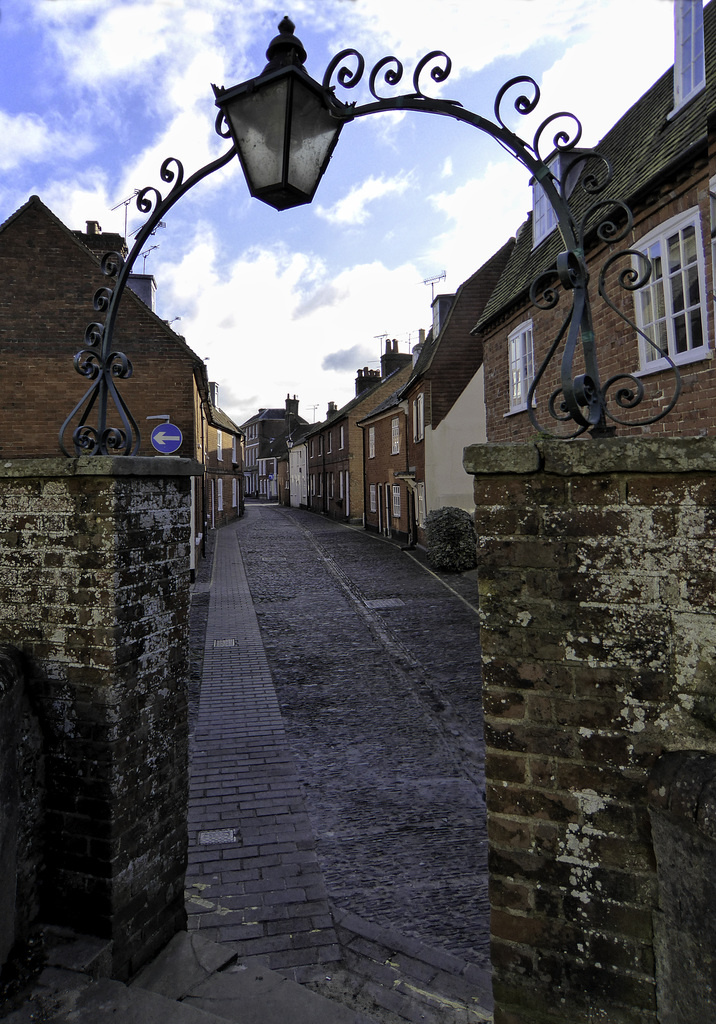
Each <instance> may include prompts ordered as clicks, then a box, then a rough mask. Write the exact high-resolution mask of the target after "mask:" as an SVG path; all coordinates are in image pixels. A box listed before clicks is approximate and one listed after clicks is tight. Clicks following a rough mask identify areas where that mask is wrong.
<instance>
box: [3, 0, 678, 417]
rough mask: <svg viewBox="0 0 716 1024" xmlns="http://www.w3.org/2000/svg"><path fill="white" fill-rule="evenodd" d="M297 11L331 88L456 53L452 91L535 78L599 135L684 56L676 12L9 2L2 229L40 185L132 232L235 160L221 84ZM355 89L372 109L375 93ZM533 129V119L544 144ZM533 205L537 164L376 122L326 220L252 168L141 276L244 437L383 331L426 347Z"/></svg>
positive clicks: (480, 142)
mask: <svg viewBox="0 0 716 1024" xmlns="http://www.w3.org/2000/svg"><path fill="white" fill-rule="evenodd" d="M285 14H288V15H289V16H290V17H291V18H292V19H293V21H294V22H295V23H296V34H297V35H298V36H299V37H300V39H301V40H302V42H303V43H304V46H305V48H306V50H307V52H308V59H307V61H306V68H307V70H308V71H309V73H310V74H312V75H313V77H314V78H316V79H318V80H320V79H322V77H323V73H324V70H325V68H326V66H327V65H328V63H329V61H330V59H331V57H332V56H333V55H334V54H335V53H336V52H337V51H338V50H340V49H343V48H345V47H348V46H352V47H355V48H356V49H358V50H359V51H360V52H361V53H363V55H364V56H365V58H366V63H367V65H368V68H370V67H372V66H373V65H374V64H375V63H376V62H377V61H378V60H379V59H380V58H382V57H384V56H387V55H390V54H394V55H395V56H397V57H398V58H400V59H401V60H402V62H403V63H404V65H405V67H406V78H405V82H406V90H405V91H407V89H408V88H409V87H410V83H411V81H412V69H413V67H414V66H415V64H416V63H417V61H418V60H419V59H420V57H422V56H423V55H424V54H426V53H428V52H429V51H430V50H433V49H442V50H444V51H445V52H446V53H447V54H448V55H449V56H450V58H451V59H452V62H453V70H452V73H451V75H450V78H449V79H448V81H447V82H446V83H445V84H444V85H442V86H440V87H436V92H435V95H442V96H443V97H445V98H450V99H456V100H459V101H460V102H461V103H462V104H463V105H464V106H466V107H468V108H470V109H471V110H473V111H475V112H477V113H479V114H482V115H483V116H486V117H488V118H492V116H493V113H492V110H493V103H494V98H495V94H496V92H497V91H498V89H499V88H500V86H501V85H502V84H503V83H504V82H505V81H506V80H507V79H509V78H511V77H513V76H515V75H517V74H530V75H532V76H533V77H535V78H536V79H537V81H538V82H539V84H540V87H541V88H542V93H543V95H542V100H541V103H540V105H539V108H538V112H539V113H540V115H541V117H540V120H542V119H544V118H545V117H547V116H548V115H549V114H551V113H553V112H555V111H558V110H568V111H571V112H573V113H574V114H576V115H577V116H578V117H579V118H580V120H581V121H582V124H583V127H584V142H585V144H593V143H596V142H597V141H598V140H599V138H600V137H601V136H602V135H604V134H605V133H606V131H608V129H609V128H610V127H611V125H612V124H613V123H614V121H615V120H616V119H617V118H618V117H619V116H620V115H621V114H623V113H624V111H625V110H627V109H628V108H629V107H630V106H631V105H632V103H634V102H635V101H636V100H637V99H638V98H639V96H640V95H641V94H642V93H643V92H644V91H645V90H646V89H647V88H648V87H649V86H650V85H651V84H652V83H653V82H654V81H655V80H656V79H657V78H658V77H659V75H660V74H661V73H662V72H663V71H665V70H666V69H667V67H668V66H669V65H670V64H671V63H672V61H673V7H672V3H671V0H500V2H499V3H494V2H492V0H489V2H488V0H292V2H291V3H290V4H285V5H283V6H280V7H277V6H276V4H275V3H274V2H273V0H201V2H192V0H141V2H137V3H135V2H133V0H115V2H114V3H112V4H108V3H106V0H22V2H17V0H0V222H2V221H4V220H5V219H6V218H7V217H8V216H10V214H12V213H13V212H14V211H15V210H16V209H17V208H18V207H19V206H21V205H22V204H23V203H24V202H26V201H27V199H28V198H29V196H30V195H33V194H37V195H39V196H40V198H41V199H42V200H43V201H44V202H45V203H46V204H47V205H48V206H49V207H50V209H52V210H53V211H54V213H56V214H57V216H59V217H60V219H61V220H63V221H64V222H65V224H67V226H68V227H70V228H84V225H85V221H86V220H89V219H91V220H97V221H99V223H100V224H101V226H102V228H103V229H104V230H108V231H120V232H123V231H124V224H125V220H124V218H125V207H124V206H122V205H118V204H121V203H122V201H123V200H125V199H127V198H128V197H131V196H133V195H134V193H135V190H138V189H141V188H143V187H144V186H146V185H155V186H158V187H161V181H160V177H159V169H160V166H161V163H162V161H163V160H164V159H165V158H166V157H169V156H173V157H176V158H178V159H179V160H181V161H182V163H183V164H184V169H185V174H186V175H187V176H188V175H189V174H191V173H193V172H194V171H195V170H197V169H198V168H199V167H201V166H203V165H204V164H205V163H206V162H207V161H208V160H209V159H212V158H214V157H216V156H218V155H219V154H220V153H221V152H223V151H224V150H225V149H226V148H227V143H226V142H225V141H224V140H221V139H220V138H219V137H218V136H217V135H216V134H215V132H214V120H215V112H216V108H215V107H214V96H213V92H212V89H211V83H212V82H214V83H216V84H217V85H224V86H226V87H229V86H231V85H234V84H237V83H239V82H243V81H245V80H246V79H248V78H251V77H254V76H255V75H256V74H258V73H259V72H260V71H261V69H262V68H263V66H264V64H265V63H266V61H265V50H266V46H267V45H268V42H269V41H270V40H271V38H272V37H273V36H274V35H275V34H276V29H277V25H278V23H279V21H280V20H281V18H282V17H283V16H284V15H285ZM338 94H339V96H341V98H343V99H345V100H347V101H353V100H358V102H359V103H360V102H367V101H368V100H369V99H370V96H369V93H368V87H367V84H365V85H363V86H361V87H359V88H358V89H357V90H354V91H352V92H351V93H350V94H348V93H345V92H341V91H340V90H339V93H338ZM520 122H522V123H520ZM524 122H525V119H524V118H520V117H519V116H518V115H516V114H515V116H514V120H513V124H512V125H511V126H512V127H513V128H514V129H515V130H517V131H519V132H520V133H521V134H524V135H525V137H528V138H531V135H532V133H533V131H534V128H535V127H536V125H534V124H533V125H532V131H530V130H529V127H528V125H526V124H525V123H524ZM165 188H166V186H165ZM530 204H531V195H530V190H529V187H528V175H527V173H526V171H524V170H523V169H521V168H520V167H519V165H518V164H517V163H516V162H515V161H514V160H512V159H511V158H510V157H509V156H508V155H506V154H505V153H503V151H502V150H501V149H500V148H499V146H498V145H497V144H496V143H495V142H494V141H493V140H491V139H490V138H488V137H486V136H484V135H482V134H481V133H480V132H478V131H476V130H475V129H474V128H470V127H468V126H466V125H462V124H458V123H457V122H454V121H452V120H451V119H448V118H441V117H435V116H428V115H424V114H415V113H404V114H394V113H391V114H376V115H371V116H368V117H365V118H362V119H360V120H358V121H356V122H354V123H352V124H349V125H347V126H346V127H345V128H344V130H343V133H342V135H341V138H340V141H339V143H338V147H337V149H336V151H335V154H334V156H333V159H332V161H331V164H330V166H329V168H328V171H327V173H326V175H325V177H324V180H323V182H322V183H321V185H320V187H319V190H318V193H317V195H316V198H315V199H314V202H313V204H312V205H311V206H306V207H301V208H298V209H295V210H287V211H284V212H282V213H277V212H276V211H274V210H272V209H271V208H269V207H267V206H265V205H264V204H262V203H260V202H258V201H257V200H254V199H251V197H250V196H249V194H248V190H247V188H246V184H245V182H244V179H243V175H242V172H241V168H240V166H239V164H238V160H237V161H232V162H231V163H230V164H229V165H228V167H226V168H224V169H223V170H221V171H220V172H217V173H216V174H214V175H213V176H212V177H210V178H208V179H206V180H205V181H204V182H202V183H201V184H199V185H198V186H197V187H196V188H195V189H194V190H193V191H191V192H189V193H188V194H187V195H186V196H185V197H184V198H183V199H182V200H180V202H179V203H178V204H177V205H176V206H175V207H174V208H173V210H172V211H171V212H170V213H169V215H168V216H167V220H166V227H165V228H162V229H160V230H159V231H158V232H157V234H156V235H155V236H154V237H153V238H152V240H151V244H152V245H156V246H158V248H156V249H153V250H152V251H151V252H150V253H149V255H148V256H147V258H146V263H145V261H144V260H140V261H139V263H138V265H137V267H136V269H138V270H140V271H141V270H142V269H143V265H145V267H146V272H148V273H149V272H151V273H153V274H154V275H155V277H156V280H157V285H158V293H157V312H158V313H159V315H160V316H162V317H164V318H165V319H167V320H172V319H174V318H176V317H181V319H180V320H177V321H176V322H175V323H174V324H173V327H174V329H175V330H177V331H178V332H179V333H181V334H183V335H184V336H185V338H186V340H187V342H188V343H189V345H191V347H192V348H193V349H194V351H196V352H197V353H198V354H199V355H200V356H201V357H202V358H205V359H207V360H208V362H207V367H208V372H209V377H210V379H211V380H216V381H217V382H218V383H219V385H220V392H219V402H220V405H221V406H222V408H223V409H224V410H225V411H226V412H227V413H228V414H229V415H231V416H232V417H233V418H234V419H235V420H236V422H238V423H241V422H242V421H244V420H245V419H247V418H248V417H249V416H250V415H252V414H253V413H254V412H255V411H256V409H258V408H259V407H264V406H276V405H282V404H283V401H284V399H285V397H286V395H287V393H290V394H291V395H293V394H296V395H297V396H298V398H299V400H300V412H301V413H302V414H303V415H304V416H305V417H306V418H307V419H308V420H309V421H311V420H313V419H314V418H315V419H316V420H319V419H322V418H323V417H324V416H325V413H326V407H327V404H328V402H329V401H335V402H336V403H337V404H338V405H342V404H343V403H344V402H346V401H348V400H349V399H350V398H351V397H352V396H353V394H354V380H355V374H356V370H357V368H358V367H363V366H371V367H376V366H377V365H378V360H379V356H380V344H381V341H380V339H381V336H388V337H390V338H397V339H398V341H399V344H400V349H401V351H407V350H408V348H409V346H411V345H414V344H415V343H416V342H417V337H418V330H419V328H421V327H424V328H427V327H428V326H429V324H430V300H431V286H430V285H426V284H424V283H423V282H424V281H425V280H426V279H428V278H431V277H434V276H437V275H440V274H442V273H443V272H445V274H446V278H445V280H444V281H441V282H439V284H438V286H437V287H438V289H439V290H440V291H447V292H452V291H455V290H456V289H457V288H458V287H459V285H460V284H461V282H462V281H463V280H465V279H466V278H467V277H468V276H469V275H470V274H472V273H473V272H474V271H475V270H476V269H477V268H478V267H479V266H480V265H481V264H482V263H484V262H485V260H487V259H488V258H489V257H490V256H491V255H492V253H493V252H495V251H496V250H497V249H498V248H499V247H500V246H501V245H502V244H503V243H504V242H505V241H506V240H507V239H508V238H509V237H510V236H511V235H513V234H514V233H515V231H516V230H517V228H518V227H519V225H520V223H521V222H522V221H523V220H524V217H525V215H526V213H527V211H528V209H529V208H530ZM127 218H128V220H127V223H128V231H129V233H130V234H131V233H132V232H134V231H136V230H137V229H138V228H139V227H140V225H141V223H142V221H143V215H141V214H140V213H138V211H137V210H136V208H135V207H134V205H133V204H132V205H131V206H129V208H128V210H127ZM93 316H94V314H93V312H92V310H91V297H90V296H88V321H89V320H90V319H92V318H93ZM80 346H81V339H79V338H78V348H79V347H80ZM127 354H128V355H129V356H130V358H131V351H128V353H127ZM67 372H68V375H70V374H72V373H73V372H74V371H73V369H72V365H71V362H68V368H67Z"/></svg>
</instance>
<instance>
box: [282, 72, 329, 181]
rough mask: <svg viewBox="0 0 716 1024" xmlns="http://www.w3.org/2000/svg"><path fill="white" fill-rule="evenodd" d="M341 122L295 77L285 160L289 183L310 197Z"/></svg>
mask: <svg viewBox="0 0 716 1024" xmlns="http://www.w3.org/2000/svg"><path fill="white" fill-rule="evenodd" d="M339 130H340V123H339V122H338V121H336V119H335V118H333V117H331V115H330V114H329V112H328V110H326V108H325V106H324V105H323V103H322V102H321V100H320V97H318V96H316V93H315V92H314V91H313V90H312V89H310V88H308V87H307V86H306V85H305V84H304V83H303V82H302V81H301V80H300V78H298V76H296V77H295V78H294V82H293V97H292V114H291V142H290V147H289V157H288V161H289V162H288V184H289V185H292V186H293V187H294V188H296V189H299V190H300V191H301V192H303V193H305V194H306V195H307V196H309V197H312V196H313V194H314V192H315V191H316V188H317V187H318V182H319V181H320V178H321V174H322V172H323V169H324V165H325V163H326V161H327V159H328V156H329V155H330V152H331V147H332V146H333V142H334V140H335V138H336V136H337V134H338V132H339Z"/></svg>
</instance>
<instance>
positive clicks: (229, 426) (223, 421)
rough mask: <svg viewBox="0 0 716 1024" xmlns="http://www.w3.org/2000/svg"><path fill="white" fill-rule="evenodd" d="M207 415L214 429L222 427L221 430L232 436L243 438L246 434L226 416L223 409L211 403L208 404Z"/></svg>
mask: <svg viewBox="0 0 716 1024" xmlns="http://www.w3.org/2000/svg"><path fill="white" fill-rule="evenodd" d="M207 414H208V417H209V423H211V425H212V427H220V428H221V430H226V431H227V432H228V433H230V434H240V435H241V436H243V433H244V432H243V430H242V429H241V427H238V426H237V425H236V424H235V423H234V421H233V420H232V419H231V417H230V416H227V415H226V413H225V412H224V410H223V409H219V408H218V407H217V406H216V405H212V404H211V402H207Z"/></svg>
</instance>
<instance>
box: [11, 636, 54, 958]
mask: <svg viewBox="0 0 716 1024" xmlns="http://www.w3.org/2000/svg"><path fill="white" fill-rule="evenodd" d="M28 668H29V667H28V665H27V663H26V661H25V659H24V658H23V657H22V656H21V654H20V652H19V651H17V650H16V649H15V648H13V647H7V646H0V877H1V878H2V879H3V884H2V886H0V967H1V966H2V964H4V963H5V961H6V960H7V958H8V954H9V953H10V951H11V950H12V948H13V946H14V945H15V943H22V942H25V941H26V940H27V939H28V938H29V936H30V932H31V929H32V925H33V924H34V922H35V920H36V918H37V917H38V915H39V912H40V886H41V883H42V872H43V864H44V842H43V836H44V829H45V770H44V769H45V762H44V755H43V742H42V732H41V729H40V723H39V721H38V718H37V715H36V714H35V712H34V709H33V707H32V703H31V700H30V697H29V679H28Z"/></svg>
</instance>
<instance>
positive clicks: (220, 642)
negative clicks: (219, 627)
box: [214, 639, 236, 647]
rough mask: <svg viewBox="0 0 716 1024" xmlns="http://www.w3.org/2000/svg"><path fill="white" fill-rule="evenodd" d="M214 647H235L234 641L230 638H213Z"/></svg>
mask: <svg viewBox="0 0 716 1024" xmlns="http://www.w3.org/2000/svg"><path fill="white" fill-rule="evenodd" d="M214 647H236V641H235V640H234V639H231V640H215V641H214Z"/></svg>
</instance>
